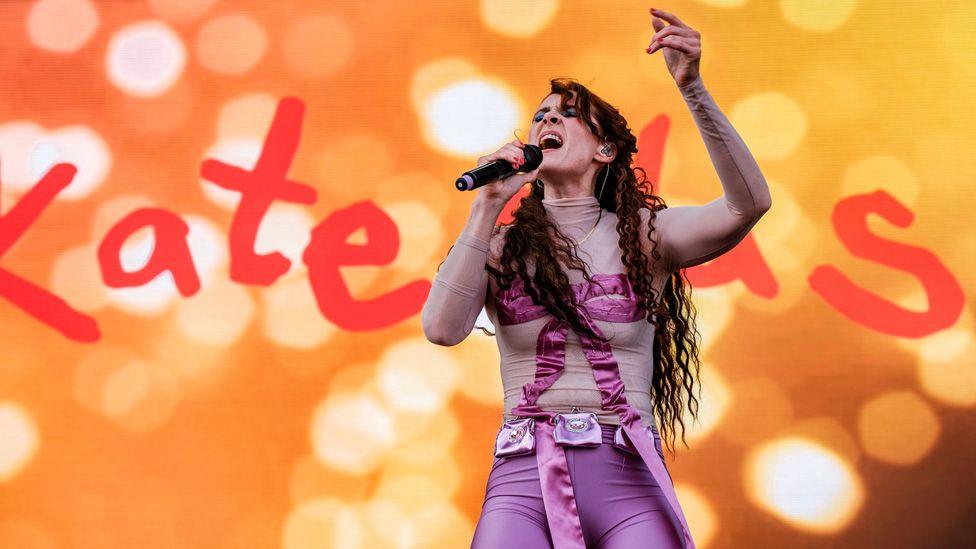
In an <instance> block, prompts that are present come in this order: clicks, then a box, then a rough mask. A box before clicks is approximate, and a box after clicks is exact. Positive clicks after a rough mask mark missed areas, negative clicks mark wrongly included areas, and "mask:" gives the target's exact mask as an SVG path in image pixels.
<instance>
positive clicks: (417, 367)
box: [376, 338, 458, 412]
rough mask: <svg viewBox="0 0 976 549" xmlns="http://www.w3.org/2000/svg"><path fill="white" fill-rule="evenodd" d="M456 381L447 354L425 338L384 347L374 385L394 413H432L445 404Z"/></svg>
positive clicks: (455, 371) (455, 367)
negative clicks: (375, 384)
mask: <svg viewBox="0 0 976 549" xmlns="http://www.w3.org/2000/svg"><path fill="white" fill-rule="evenodd" d="M457 379H458V364H457V363H455V362H454V360H453V359H452V358H451V355H450V354H449V353H447V352H445V351H443V350H441V348H440V347H437V346H436V345H431V344H430V342H428V341H427V340H426V339H425V338H414V339H410V340H406V341H401V342H398V343H395V344H393V345H390V346H389V347H387V349H386V351H385V352H384V353H383V356H382V357H381V358H380V361H379V365H378V366H377V372H376V383H377V386H378V387H379V390H380V392H381V393H382V394H383V396H384V399H385V400H384V402H385V403H386V404H387V405H389V406H390V407H391V408H393V409H394V410H399V411H412V412H436V411H438V410H440V409H441V408H443V407H444V406H445V405H446V404H447V400H448V399H449V398H450V397H451V395H452V394H453V393H454V388H455V385H456V383H457Z"/></svg>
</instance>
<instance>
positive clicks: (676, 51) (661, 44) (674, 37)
mask: <svg viewBox="0 0 976 549" xmlns="http://www.w3.org/2000/svg"><path fill="white" fill-rule="evenodd" d="M649 11H650V13H651V25H653V26H654V30H656V31H657V32H655V33H654V36H652V37H651V45H650V46H648V47H647V53H648V55H650V54H653V53H654V52H656V51H657V50H662V49H663V52H662V54H663V55H664V61H665V63H666V64H667V66H668V71H669V72H670V73H671V76H672V77H673V78H674V81H675V82H676V83H677V84H678V86H679V87H680V86H685V85H687V84H691V83H692V82H694V81H695V79H696V78H698V64H699V62H700V61H701V34H700V33H699V32H698V31H696V30H695V29H693V28H691V27H689V26H688V25H687V24H685V23H684V22H683V21H681V19H678V16H676V15H674V14H673V13H668V12H666V11H661V10H659V9H656V8H651V9H650V10H649ZM655 16H656V17H655ZM659 18H660V19H659ZM661 19H663V20H664V21H667V22H668V23H671V24H670V25H665V24H664V22H663V21H661Z"/></svg>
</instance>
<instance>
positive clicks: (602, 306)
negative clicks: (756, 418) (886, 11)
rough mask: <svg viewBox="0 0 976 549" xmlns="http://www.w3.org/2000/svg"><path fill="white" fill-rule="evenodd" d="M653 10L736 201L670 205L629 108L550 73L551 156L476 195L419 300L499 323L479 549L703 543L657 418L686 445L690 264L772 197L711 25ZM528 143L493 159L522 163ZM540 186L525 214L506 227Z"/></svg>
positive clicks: (432, 318) (547, 130) (446, 338)
mask: <svg viewBox="0 0 976 549" xmlns="http://www.w3.org/2000/svg"><path fill="white" fill-rule="evenodd" d="M651 13H652V24H653V26H654V29H655V30H656V31H657V32H656V33H655V34H654V37H653V40H652V42H651V46H650V47H649V48H648V49H647V53H648V54H653V53H655V52H656V51H657V50H661V51H662V54H663V55H664V58H665V62H666V63H667V67H668V70H669V71H670V73H671V75H672V76H673V77H674V80H675V83H676V84H677V88H678V90H679V92H680V93H681V95H682V97H684V99H685V102H686V103H687V105H688V107H689V108H690V110H691V114H692V117H693V118H694V121H695V123H696V124H697V126H698V129H699V132H700V134H701V136H702V138H703V139H704V141H705V146H706V148H707V150H708V153H709V156H710V158H711V161H712V164H713V165H714V167H715V170H716V172H717V173H718V177H719V179H720V180H721V184H722V188H723V190H724V196H721V197H719V198H717V199H715V200H713V201H712V202H709V203H707V204H704V205H700V206H684V207H672V208H669V207H667V205H666V204H665V203H664V200H663V199H661V198H660V197H659V196H656V195H654V194H653V192H650V191H649V190H648V182H647V180H646V174H645V173H644V171H643V170H642V169H641V168H635V167H633V166H632V161H633V155H634V154H635V153H636V152H637V147H636V143H637V139H636V137H635V136H634V134H633V133H632V132H631V130H630V129H629V128H628V126H627V121H626V120H625V119H624V118H623V117H622V116H621V115H620V113H619V112H618V110H617V109H616V108H614V107H613V106H612V105H610V104H609V103H607V102H606V101H604V100H603V99H601V98H600V97H598V96H596V95H594V94H593V93H592V92H591V91H590V90H588V89H587V88H586V87H584V86H582V85H581V84H579V83H578V82H576V81H574V80H569V79H554V80H552V81H551V82H550V86H551V89H550V92H551V93H550V94H549V95H548V96H546V97H545V99H544V100H543V101H542V103H541V104H540V105H539V110H538V111H537V112H536V113H535V115H534V117H533V119H532V126H531V130H530V132H529V136H528V141H529V142H531V143H532V144H535V145H537V146H539V147H540V148H542V149H543V160H542V164H541V165H540V166H539V167H538V168H537V169H535V170H533V171H531V172H528V173H523V172H519V173H517V174H515V175H512V176H510V177H508V178H506V179H503V180H501V181H497V182H495V183H492V184H490V185H487V186H485V187H484V188H482V189H481V190H480V191H479V193H478V196H477V197H476V198H475V200H474V201H473V203H472V207H471V214H470V216H469V218H468V221H467V225H466V226H465V227H464V229H463V230H462V232H461V233H460V235H458V237H457V240H456V242H455V245H454V246H452V248H451V250H450V251H449V253H448V255H447V258H446V259H445V260H444V262H443V263H442V265H441V267H440V268H439V270H438V272H437V274H436V276H435V278H434V283H433V287H432V288H431V292H430V295H429V297H428V298H427V302H426V303H425V305H424V309H423V313H422V320H423V328H424V333H425V334H426V337H427V338H428V339H429V340H430V341H431V342H433V343H436V344H439V345H456V344H457V343H460V342H461V341H462V340H463V339H465V338H466V337H467V336H468V334H469V333H471V330H472V328H473V327H474V323H475V319H476V318H477V317H478V314H479V313H480V311H481V309H482V307H484V308H485V309H486V311H487V313H488V316H489V318H490V319H491V321H492V322H493V323H494V325H495V327H496V335H497V339H496V341H497V343H498V349H499V353H500V357H501V377H502V382H503V386H504V390H505V397H504V409H505V413H504V417H503V422H502V425H501V426H500V429H499V432H498V436H497V438H496V440H495V451H494V455H495V460H494V464H493V465H492V468H491V472H490V473H489V477H488V484H487V488H486V491H485V500H484V504H483V507H482V511H481V517H480V519H479V521H478V525H477V528H476V530H475V534H474V539H473V540H472V543H471V547H472V548H473V549H496V548H504V547H519V548H526V549H535V548H542V547H555V548H557V549H567V548H584V547H592V548H602V549H611V548H616V549H623V548H626V549H634V548H638V547H640V548H644V547H654V548H669V547H683V548H694V546H695V545H694V541H693V540H692V537H691V533H690V531H689V529H688V523H687V520H686V519H685V516H684V513H683V511H682V509H681V506H680V505H679V503H678V501H677V498H676V497H675V493H674V487H673V485H672V481H671V478H670V473H669V472H668V471H667V469H666V467H665V463H664V453H663V449H662V438H661V434H660V433H659V431H658V429H657V425H658V420H660V425H661V432H663V434H664V440H665V441H667V442H668V447H669V449H671V450H672V451H673V442H674V434H675V432H676V429H675V424H676V423H678V424H680V425H681V429H682V440H684V431H685V426H684V422H683V421H682V419H681V416H682V413H683V409H684V404H683V400H682V399H683V398H684V396H685V393H687V400H688V405H689V408H690V409H691V411H692V413H693V416H694V417H697V404H698V400H697V399H696V398H695V397H694V395H693V392H692V389H693V386H694V381H695V378H696V373H697V367H696V372H694V373H693V372H692V371H691V367H690V366H691V364H692V363H696V366H697V358H698V349H697V344H696V341H695V337H694V334H695V333H696V331H695V327H694V318H693V314H694V309H693V307H692V303H691V299H690V294H689V292H690V286H688V284H687V279H686V278H685V279H683V278H682V276H683V274H682V273H683V269H687V268H688V267H691V266H694V265H698V264H700V263H703V262H705V261H708V260H710V259H714V258H716V257H718V256H720V255H722V254H723V253H725V252H727V251H729V250H730V249H732V248H733V247H734V246H735V245H736V244H737V243H738V242H739V241H741V240H742V239H743V238H744V237H745V235H746V234H747V233H748V232H749V230H750V229H751V228H752V227H753V226H754V225H755V224H756V222H757V221H759V218H760V217H762V215H763V213H765V212H766V211H767V210H769V208H770V196H769V189H768V187H767V185H766V181H765V180H764V178H763V175H762V173H761V172H760V170H759V166H758V165H757V164H756V161H755V159H753V157H752V155H751V154H750V153H749V150H748V149H747V148H746V145H745V143H743V141H742V139H741V137H740V136H739V135H738V133H737V132H736V131H735V129H734V128H733V127H732V126H731V125H730V124H729V121H728V119H727V118H726V117H725V115H724V114H723V113H722V111H720V110H719V108H718V106H717V105H716V103H715V101H714V100H713V99H712V97H711V95H710V94H709V92H708V91H707V90H706V89H705V85H704V83H703V82H702V79H701V77H700V75H699V72H698V65H699V60H700V56H701V48H700V44H701V42H700V35H699V33H698V32H697V31H695V30H694V29H692V28H691V27H689V26H688V25H687V24H685V23H683V22H682V21H681V20H680V19H678V18H677V17H676V16H674V15H673V14H671V13H667V12H664V11H661V10H655V9H653V8H652V10H651ZM653 16H656V17H653ZM658 18H660V19H658ZM662 19H663V20H664V21H667V22H668V23H670V24H669V25H665V24H664V23H663V22H662V21H661V20H662ZM522 147H524V144H523V143H521V142H520V141H518V140H516V141H513V142H511V143H508V144H506V145H505V146H503V147H502V148H501V149H499V150H497V151H496V152H494V153H492V154H489V155H487V156H483V157H481V158H479V159H478V164H479V165H482V164H485V163H487V162H490V161H493V160H496V159H504V160H507V161H509V162H511V163H512V164H513V166H515V167H516V168H518V166H520V165H521V164H522V163H523V162H524V157H523V154H522ZM638 173H639V174H640V177H638ZM526 183H531V189H532V190H531V192H530V193H528V194H527V195H526V196H524V197H523V198H522V199H521V200H520V202H519V206H518V208H517V209H516V210H515V211H514V221H513V222H512V223H511V224H508V225H504V226H498V227H496V222H497V219H498V216H499V215H500V214H501V212H502V209H503V207H504V206H505V205H506V204H507V203H508V201H509V200H510V199H511V197H512V196H514V195H515V194H516V193H517V192H518V191H519V190H520V189H521V188H522V187H523V185H525V184H526Z"/></svg>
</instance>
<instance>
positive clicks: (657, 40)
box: [647, 26, 681, 53]
mask: <svg viewBox="0 0 976 549" xmlns="http://www.w3.org/2000/svg"><path fill="white" fill-rule="evenodd" d="M667 36H681V34H680V32H679V30H678V27H673V26H669V27H666V28H665V29H664V30H662V31H660V32H657V33H655V34H654V36H652V37H651V44H650V45H649V46H647V53H654V52H655V51H657V50H659V49H660V48H661V46H662V45H664V43H663V42H662V40H663V39H664V38H665V37H667Z"/></svg>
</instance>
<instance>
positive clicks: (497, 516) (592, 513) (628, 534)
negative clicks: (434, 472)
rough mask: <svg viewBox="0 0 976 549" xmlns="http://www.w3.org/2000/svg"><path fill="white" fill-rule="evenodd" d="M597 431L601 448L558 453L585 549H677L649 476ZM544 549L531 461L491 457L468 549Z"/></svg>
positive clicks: (608, 428)
mask: <svg viewBox="0 0 976 549" xmlns="http://www.w3.org/2000/svg"><path fill="white" fill-rule="evenodd" d="M600 427H601V431H602V433H603V442H604V443H603V444H601V445H599V446H594V447H563V450H564V451H565V452H566V463H567V465H568V466H569V476H570V478H571V479H572V481H573V492H574V494H575V496H576V507H577V509H578V510H579V517H580V524H581V526H582V527H583V539H584V540H585V541H586V547H587V548H589V549H638V548H639V549H651V548H652V549H672V548H680V547H681V542H680V541H679V539H678V536H677V533H676V532H675V530H674V526H672V524H671V522H670V521H669V517H668V513H669V512H670V511H669V509H668V500H667V499H666V498H665V497H664V494H663V492H662V491H661V488H660V487H659V486H658V484H657V482H655V481H654V476H653V475H651V471H650V470H649V469H648V468H647V465H646V464H645V463H644V462H643V460H641V458H640V456H638V455H636V454H631V453H629V452H625V451H623V450H620V449H618V448H616V447H614V446H611V444H610V443H611V442H613V434H614V431H615V430H616V426H614V425H603V424H601V425H600ZM552 546H553V545H552V537H551V535H550V534H549V525H548V522H547V521H546V509H545V506H544V505H543V503H542V485H541V484H540V482H539V469H538V466H537V462H536V456H535V454H534V453H532V454H523V455H520V456H506V457H501V458H497V457H496V458H495V461H494V463H493V464H492V466H491V473H489V475H488V485H487V487H486V488H485V501H484V504H483V505H482V508H481V517H480V518H479V519H478V526H477V527H476V528H475V532H474V538H473V539H472V541H471V549H502V548H509V547H519V548H522V549H543V548H546V549H552Z"/></svg>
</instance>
